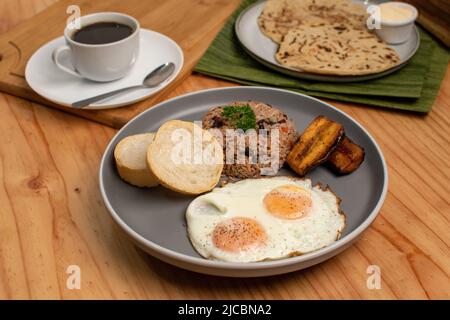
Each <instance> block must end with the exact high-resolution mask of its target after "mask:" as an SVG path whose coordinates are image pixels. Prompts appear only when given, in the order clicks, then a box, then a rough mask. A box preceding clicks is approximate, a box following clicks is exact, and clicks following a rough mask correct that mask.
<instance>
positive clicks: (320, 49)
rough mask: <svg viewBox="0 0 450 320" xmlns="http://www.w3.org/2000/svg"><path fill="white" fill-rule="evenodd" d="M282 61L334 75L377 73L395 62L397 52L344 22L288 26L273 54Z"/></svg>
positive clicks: (300, 67) (291, 65)
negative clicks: (289, 27) (292, 27)
mask: <svg viewBox="0 0 450 320" xmlns="http://www.w3.org/2000/svg"><path fill="white" fill-rule="evenodd" d="M275 57H276V59H277V60H278V62H280V63H281V64H283V65H285V66H288V67H292V68H295V69H300V70H301V71H305V72H312V73H320V74H334V75H365V74H371V73H378V72H382V71H384V70H387V69H390V68H392V67H394V66H395V65H397V64H398V63H399V61H400V57H399V56H398V54H397V52H396V51H395V50H394V49H392V48H390V47H389V46H388V45H387V44H386V43H385V42H383V41H382V40H381V39H379V38H378V37H377V36H376V34H374V33H373V32H370V31H369V30H367V29H358V28H355V27H352V26H345V25H343V24H330V25H325V24H320V25H313V24H309V25H302V26H299V27H296V28H294V29H291V30H290V31H289V32H288V33H287V34H286V35H285V36H284V38H283V40H282V42H281V44H280V47H279V49H278V52H277V53H276V55H275Z"/></svg>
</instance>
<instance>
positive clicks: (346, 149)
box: [326, 137, 365, 175]
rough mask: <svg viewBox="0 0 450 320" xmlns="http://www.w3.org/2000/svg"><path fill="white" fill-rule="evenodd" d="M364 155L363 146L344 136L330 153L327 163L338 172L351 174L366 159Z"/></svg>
mask: <svg viewBox="0 0 450 320" xmlns="http://www.w3.org/2000/svg"><path fill="white" fill-rule="evenodd" d="M364 156H365V152H364V149H363V148H362V147H360V146H359V145H357V144H356V143H354V142H353V141H352V140H350V139H349V138H347V137H344V139H342V141H341V142H340V143H339V144H338V145H337V147H336V149H335V150H334V151H333V152H332V153H331V154H330V157H329V158H328V160H327V163H326V164H327V165H328V166H329V167H330V168H331V169H332V170H333V171H334V172H336V173H337V174H342V175H344V174H350V173H352V172H354V171H355V170H356V169H358V167H359V166H360V165H361V163H362V162H363V161H364Z"/></svg>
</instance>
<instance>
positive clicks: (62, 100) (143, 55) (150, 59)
mask: <svg viewBox="0 0 450 320" xmlns="http://www.w3.org/2000/svg"><path fill="white" fill-rule="evenodd" d="M64 43H65V40H64V37H60V38H57V39H55V40H52V41H50V42H49V43H47V44H45V45H44V46H42V47H41V48H39V49H38V50H37V51H36V52H35V53H34V54H33V56H32V57H31V58H30V60H29V61H28V63H27V67H26V70H25V78H26V80H27V82H28V85H29V86H30V87H31V88H32V89H33V90H34V91H36V92H37V93H38V94H39V95H41V96H42V97H44V98H46V99H48V100H50V101H52V102H55V103H57V104H61V105H64V106H69V107H70V105H71V104H72V103H73V102H75V101H78V100H81V99H86V98H89V97H92V96H95V95H98V94H101V93H104V92H108V91H111V90H115V89H119V88H124V87H127V86H132V85H137V84H141V83H142V80H143V79H144V77H145V76H146V75H147V74H148V73H149V72H150V71H152V70H153V69H154V68H156V67H158V66H159V65H161V64H163V63H164V62H173V63H174V64H175V72H174V73H173V74H172V76H170V78H169V79H167V81H165V82H164V83H163V84H161V85H160V86H159V87H156V88H150V89H138V90H135V91H131V92H129V93H125V94H122V95H118V96H115V97H111V98H108V99H105V100H102V101H100V102H97V103H94V104H91V105H89V106H87V107H86V108H85V109H109V108H116V107H120V106H124V105H127V104H131V103H134V102H137V101H140V100H143V99H145V98H147V97H149V96H151V95H153V94H155V93H156V92H158V91H160V90H162V89H163V88H164V87H166V86H167V85H168V84H169V83H170V82H172V81H173V80H174V79H175V78H176V76H177V75H178V73H179V72H180V70H181V68H182V67H183V51H182V50H181V48H180V47H179V46H178V44H176V43H175V42H174V41H173V40H172V39H170V38H168V37H166V36H165V35H162V34H160V33H158V32H155V31H150V30H146V29H141V47H140V50H139V57H138V60H137V61H136V63H135V65H134V66H133V69H132V70H131V71H130V73H129V74H128V75H127V76H125V77H124V78H122V79H119V80H116V81H113V82H107V83H99V82H94V81H90V80H85V79H81V78H77V77H74V76H72V75H70V74H67V73H65V72H64V71H61V70H60V69H58V68H57V67H56V66H55V64H54V63H53V61H52V52H53V50H54V49H55V48H56V47H58V46H60V45H63V44H64ZM63 62H64V61H63ZM68 63H70V62H68Z"/></svg>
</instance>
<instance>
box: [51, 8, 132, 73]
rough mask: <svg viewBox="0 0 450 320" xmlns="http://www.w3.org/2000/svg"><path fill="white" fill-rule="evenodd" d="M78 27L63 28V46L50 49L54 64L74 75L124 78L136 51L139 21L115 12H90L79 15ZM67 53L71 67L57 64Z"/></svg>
mask: <svg viewBox="0 0 450 320" xmlns="http://www.w3.org/2000/svg"><path fill="white" fill-rule="evenodd" d="M80 19H81V20H80V22H81V28H79V29H71V28H69V27H66V29H65V30H64V38H65V40H66V45H63V46H61V47H58V48H56V49H55V50H54V52H53V61H54V63H55V64H56V66H57V67H58V68H59V69H61V70H63V71H65V72H67V73H69V74H72V75H74V76H77V77H81V78H86V79H89V80H93V81H99V82H107V81H113V80H117V79H120V78H122V77H124V76H125V75H126V74H127V73H128V72H129V71H130V70H131V68H132V67H133V65H134V63H135V62H136V60H137V57H138V54H139V29H140V26H139V22H138V21H137V20H136V19H135V18H133V17H131V16H128V15H125V14H122V13H116V12H101V13H94V14H90V15H86V16H82V17H81V18H80ZM64 52H67V53H69V55H70V61H71V63H72V67H70V66H67V65H64V64H62V63H61V60H62V59H61V55H62V54H63V53H64Z"/></svg>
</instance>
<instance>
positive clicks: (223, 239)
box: [186, 177, 345, 262]
mask: <svg viewBox="0 0 450 320" xmlns="http://www.w3.org/2000/svg"><path fill="white" fill-rule="evenodd" d="M339 203H340V199H339V198H338V197H337V196H336V195H335V194H334V193H333V192H332V191H331V190H330V189H329V188H326V189H322V188H321V187H319V186H314V187H313V186H312V184H311V180H309V179H305V180H303V179H295V178H291V177H271V178H260V179H246V180H242V181H239V182H236V183H229V184H227V185H225V186H224V187H222V188H216V189H214V190H213V191H211V192H209V193H207V194H204V195H201V196H199V197H197V198H196V199H194V200H193V201H192V202H191V203H190V205H189V207H188V208H187V211H186V220H187V229H188V235H189V239H190V240H191V243H192V245H193V247H194V248H195V250H196V251H197V252H198V253H199V254H200V255H201V256H203V257H205V258H207V259H213V260H222V261H229V262H256V261H263V260H275V259H282V258H286V257H290V256H295V255H301V254H304V253H307V252H311V251H315V250H318V249H320V248H323V247H325V246H328V245H330V244H332V243H333V242H335V241H336V240H338V239H339V237H340V235H341V233H342V231H343V229H344V227H345V215H344V214H343V213H342V212H341V211H340V209H339Z"/></svg>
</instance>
